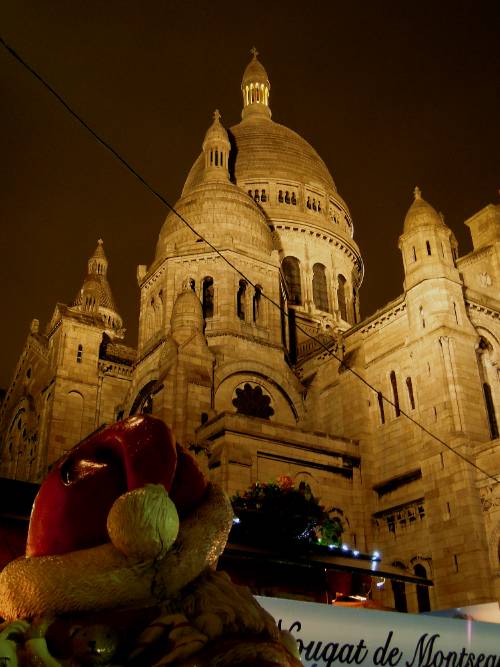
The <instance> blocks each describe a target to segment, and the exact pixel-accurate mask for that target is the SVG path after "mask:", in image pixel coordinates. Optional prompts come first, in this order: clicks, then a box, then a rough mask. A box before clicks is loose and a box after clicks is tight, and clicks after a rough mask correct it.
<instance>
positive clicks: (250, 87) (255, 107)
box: [241, 47, 271, 118]
mask: <svg viewBox="0 0 500 667" xmlns="http://www.w3.org/2000/svg"><path fill="white" fill-rule="evenodd" d="M251 53H252V60H251V61H250V62H249V63H248V65H247V67H246V69H245V71H244V73H243V79H242V80H241V92H242V94H243V111H242V112H241V117H242V118H247V117H248V116H251V115H253V114H258V115H261V116H264V117H267V118H271V109H270V108H269V92H270V90H271V84H270V83H269V79H268V76H267V72H266V70H265V69H264V67H263V65H262V63H261V62H260V61H259V60H258V59H257V55H258V52H257V49H256V48H255V47H253V49H252V50H251Z"/></svg>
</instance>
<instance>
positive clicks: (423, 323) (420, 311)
mask: <svg viewBox="0 0 500 667" xmlns="http://www.w3.org/2000/svg"><path fill="white" fill-rule="evenodd" d="M418 312H419V315H420V324H421V325H422V329H425V316H424V307H423V306H420V307H419V309H418Z"/></svg>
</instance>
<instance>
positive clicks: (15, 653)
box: [0, 415, 300, 667]
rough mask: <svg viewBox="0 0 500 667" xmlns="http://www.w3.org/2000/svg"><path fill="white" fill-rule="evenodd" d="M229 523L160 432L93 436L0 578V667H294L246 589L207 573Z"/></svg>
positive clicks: (48, 492)
mask: <svg viewBox="0 0 500 667" xmlns="http://www.w3.org/2000/svg"><path fill="white" fill-rule="evenodd" d="M232 520H233V512H232V509H231V504H230V502H229V499H228V498H227V496H226V495H225V494H224V493H223V491H222V490H221V489H220V488H219V487H218V486H217V485H215V484H211V483H209V482H208V481H207V480H206V478H205V477H204V475H203V474H202V472H201V471H200V469H199V468H198V466H197V463H196V461H195V460H194V458H193V457H192V456H191V455H190V453H189V452H187V451H186V450H185V449H183V448H181V447H179V445H176V444H175V440H174V438H173V436H172V434H171V432H170V430H169V429H168V428H167V427H166V426H165V424H163V422H161V421H160V420H158V419H155V418H153V417H150V416H146V415H142V416H138V417H131V418H129V419H127V420H125V421H123V422H119V423H117V424H115V425H113V426H111V427H109V428H107V429H105V430H103V431H102V432H99V433H97V434H95V435H94V436H91V437H90V438H88V439H87V440H85V441H84V442H82V443H80V445H78V446H77V447H75V448H74V449H73V450H71V451H70V452H69V453H68V454H67V455H66V456H65V457H63V458H62V459H61V460H60V461H58V462H57V463H56V464H55V466H54V468H53V469H52V470H51V472H50V473H49V475H48V476H47V479H46V480H45V482H44V484H43V485H42V487H41V489H40V491H39V494H38V496H37V498H36V500H35V503H34V507H33V512H32V517H31V521H30V527H29V535H28V544H27V555H26V557H24V558H19V559H17V560H15V561H13V562H12V563H10V564H9V565H8V566H7V567H6V568H5V569H4V570H3V571H2V573H1V574H0V614H1V615H2V616H3V618H5V619H6V622H5V623H4V624H3V625H2V626H1V627H0V664H8V665H9V666H11V665H34V664H36V665H45V666H46V667H58V666H60V665H72V666H75V667H77V666H78V665H107V664H109V665H111V664H113V665H120V664H121V665H125V664H126V665H131V666H132V667H136V666H137V667H139V666H141V667H142V666H144V667H147V666H148V665H156V666H158V667H159V666H160V665H173V666H178V667H180V666H185V667H188V666H191V667H194V666H195V665H197V666H199V667H202V666H204V665H206V666H209V665H214V666H215V665H219V666H220V667H223V666H224V665H262V667H265V666H269V667H272V666H273V665H274V666H280V665H282V666H283V667H286V666H289V665H290V666H293V665H300V661H299V660H298V654H297V653H296V651H297V649H296V645H295V642H294V640H293V639H291V638H290V636H288V635H286V634H283V633H280V631H279V630H278V628H277V626H276V624H275V622H274V619H273V618H272V617H271V616H270V615H269V614H268V613H267V612H266V611H264V609H262V607H260V605H259V604H258V603H257V602H256V600H255V599H254V598H253V596H252V595H251V594H250V592H249V590H248V589H246V588H245V587H240V586H234V585H233V584H232V583H231V581H230V580H229V578H228V577H227V575H225V574H224V573H221V572H216V571H215V565H216V563H217V559H218V557H219V556H220V555H221V553H222V551H223V550H224V547H225V544H226V541H227V536H228V534H229V531H230V528H231V525H232ZM61 533H62V534H61ZM286 645H288V648H287V646H286ZM289 649H290V650H291V651H290V650H289ZM294 652H295V654H296V656H297V657H294V655H292V654H293V653H294Z"/></svg>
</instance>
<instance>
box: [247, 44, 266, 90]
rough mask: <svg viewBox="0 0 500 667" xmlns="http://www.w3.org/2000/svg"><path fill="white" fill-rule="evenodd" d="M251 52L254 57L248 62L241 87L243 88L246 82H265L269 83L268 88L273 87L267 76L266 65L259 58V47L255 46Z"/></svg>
mask: <svg viewBox="0 0 500 667" xmlns="http://www.w3.org/2000/svg"><path fill="white" fill-rule="evenodd" d="M251 53H252V56H253V58H252V60H251V61H250V62H249V63H248V65H247V66H246V69H245V71H244V72H243V78H242V79H241V88H242V89H243V88H244V87H245V84H246V83H263V84H265V85H267V86H268V88H271V84H270V83H269V78H268V76H267V72H266V70H265V69H264V65H263V64H262V63H261V62H260V61H259V60H257V56H258V55H259V54H258V52H257V49H256V48H253V49H252V51H251Z"/></svg>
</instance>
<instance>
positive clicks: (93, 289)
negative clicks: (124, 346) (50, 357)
mask: <svg viewBox="0 0 500 667" xmlns="http://www.w3.org/2000/svg"><path fill="white" fill-rule="evenodd" d="M107 272H108V260H107V258H106V254H105V253H104V245H103V241H102V239H99V240H98V242H97V247H96V249H95V250H94V253H93V254H92V255H91V257H90V258H89V260H88V263H87V275H86V276H85V278H84V280H83V285H82V287H81V289H80V291H79V292H78V294H77V296H76V298H75V300H74V301H73V303H72V304H71V305H72V308H73V310H77V311H80V312H85V313H91V314H94V315H100V316H101V317H102V319H103V321H104V323H105V324H106V326H107V327H109V328H111V329H116V330H119V329H121V328H122V324H123V323H122V318H121V317H120V315H119V314H118V311H117V310H116V306H115V302H114V299H113V295H112V293H111V287H110V286H109V283H108V279H107Z"/></svg>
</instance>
